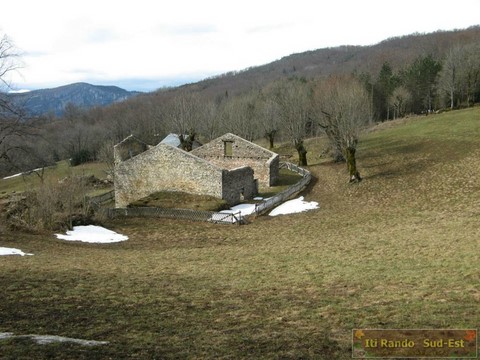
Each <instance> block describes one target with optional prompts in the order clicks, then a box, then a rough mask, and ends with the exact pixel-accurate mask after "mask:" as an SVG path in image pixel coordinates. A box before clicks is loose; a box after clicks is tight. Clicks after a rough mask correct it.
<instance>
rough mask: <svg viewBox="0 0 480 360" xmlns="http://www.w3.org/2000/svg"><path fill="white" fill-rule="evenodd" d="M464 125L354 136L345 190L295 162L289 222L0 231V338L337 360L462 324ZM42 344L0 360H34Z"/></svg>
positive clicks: (468, 182) (468, 152)
mask: <svg viewBox="0 0 480 360" xmlns="http://www.w3.org/2000/svg"><path fill="white" fill-rule="evenodd" d="M479 116H480V108H478V107H477V108H472V109H467V110H462V111H455V112H450V113H443V114H439V115H433V116H428V117H425V116H424V117H415V118H410V119H408V120H399V121H397V122H391V123H384V124H382V125H381V126H380V127H379V128H377V129H376V131H373V132H371V133H369V134H368V135H366V136H365V138H363V139H362V141H361V142H360V147H359V158H358V162H359V167H360V170H361V171H362V174H363V175H364V179H365V180H364V181H363V182H362V183H360V184H358V185H353V186H352V185H348V183H347V180H348V177H347V175H346V167H345V165H344V164H341V165H337V164H334V163H332V162H328V161H324V160H322V161H320V160H319V159H313V158H310V159H309V160H311V161H310V162H311V163H312V164H313V165H312V166H311V167H310V168H309V169H310V170H311V171H312V173H313V174H314V175H315V177H316V178H317V183H316V184H314V185H313V186H312V187H311V191H310V192H309V193H308V194H306V197H307V199H308V200H314V201H318V202H319V203H320V209H319V210H315V211H311V212H307V213H303V214H296V215H288V216H279V217H275V218H269V217H262V218H258V219H256V220H255V221H253V222H252V223H251V224H249V225H246V226H235V227H232V226H220V225H214V224H207V223H193V222H187V221H174V220H167V219H162V220H157V219H156V220H152V219H139V218H137V219H124V220H121V221H114V222H110V223H108V224H107V225H108V227H109V228H110V229H112V230H115V231H117V232H119V233H122V234H125V235H128V236H129V240H128V241H125V242H122V243H119V244H115V245H108V246H101V247H100V246H92V245H88V244H80V243H67V242H62V241H59V240H57V239H55V238H54V236H53V235H50V234H47V235H32V234H23V233H20V232H5V233H4V234H2V235H3V238H2V244H1V245H2V246H7V247H15V248H19V249H21V250H23V251H25V252H29V253H33V254H35V256H31V257H25V258H12V259H8V260H7V259H5V260H4V261H2V262H1V266H2V268H1V269H2V280H3V283H2V284H3V285H4V286H5V289H6V290H5V291H4V293H3V298H2V302H1V304H2V315H3V317H2V324H1V329H0V330H1V331H4V332H14V333H16V334H58V333H61V334H62V335H64V336H70V337H75V338H87V339H92V340H101V341H109V342H110V344H109V345H108V346H105V347H86V348H78V347H74V346H73V345H72V346H61V347H56V348H54V350H55V353H56V354H57V355H58V357H59V358H78V354H79V353H81V354H82V356H84V357H85V358H92V357H97V358H98V357H102V358H121V357H122V356H124V354H126V353H128V354H129V355H130V356H131V357H137V358H154V357H160V358H174V357H185V358H189V357H190V358H192V357H193V358H238V359H243V358H308V359H351V358H352V344H351V338H352V329H353V328H386V329H389V328H418V329H423V328H438V329H442V328H445V327H448V328H459V329H468V328H474V327H475V326H477V324H479V323H480V312H479V311H478V304H479V301H480V291H479V288H478V284H479V281H480V272H479V269H478V245H479V240H478V239H479V238H480V232H479V228H478V220H479V219H480V210H479V209H480V203H479V199H480V186H479V182H478V178H479V177H480V163H479V162H478V158H479V156H480V150H479V148H478V146H475V145H476V144H477V143H478V136H480V123H479V121H478V119H479ZM321 142H322V139H312V140H311V142H310V143H309V148H310V149H311V151H309V155H314V154H315V153H319V151H320V150H321V148H322V146H321ZM315 146H317V148H315ZM291 151H292V153H294V151H295V150H294V149H293V148H292V149H291ZM107 225H106V226H107ZM272 229H273V230H272ZM72 253H74V254H75V261H72V256H71V254H72ZM52 259H53V260H52ZM39 284H41V286H39ZM132 309H133V310H132ZM26 314H27V315H28V316H27V315H26ZM412 314H413V315H412ZM79 319H81V320H82V321H79ZM125 329H128V331H126V330H125ZM51 346H53V345H50V347H49V346H48V345H45V346H43V345H42V346H38V345H36V344H34V343H30V342H26V341H21V342H20V341H17V342H15V341H9V342H4V343H2V353H3V354H5V355H6V356H7V357H10V358H29V357H30V358H32V357H34V358H47V357H48V356H49V354H51V353H52V351H53V350H52V347H51ZM27 354H28V355H27Z"/></svg>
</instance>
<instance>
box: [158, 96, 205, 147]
mask: <svg viewBox="0 0 480 360" xmlns="http://www.w3.org/2000/svg"><path fill="white" fill-rule="evenodd" d="M204 113H205V109H204V107H203V106H202V103H201V100H200V99H199V97H198V95H196V94H193V93H190V92H182V93H180V94H179V95H177V96H175V97H174V98H173V99H172V100H171V102H170V103H169V104H168V109H167V111H166V121H167V123H168V126H169V128H170V129H172V130H173V131H175V132H176V133H177V134H178V137H179V139H180V146H181V147H182V149H184V150H185V151H191V150H192V148H193V143H194V141H195V140H196V136H197V128H198V124H199V123H200V122H201V119H202V118H203V116H204Z"/></svg>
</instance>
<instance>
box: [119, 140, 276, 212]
mask: <svg viewBox="0 0 480 360" xmlns="http://www.w3.org/2000/svg"><path fill="white" fill-rule="evenodd" d="M114 157H115V177H114V182H115V207H117V208H123V207H126V206H127V205H128V204H130V203H132V202H133V201H136V200H139V199H141V198H143V197H146V196H148V195H150V194H153V193H155V192H160V191H182V192H186V193H190V194H197V195H210V196H213V197H216V198H219V199H224V200H225V201H226V202H227V203H228V204H229V205H230V206H232V205H235V204H238V203H239V202H240V201H241V200H242V199H246V200H248V199H252V198H253V197H254V196H255V195H256V194H257V192H258V186H259V184H261V185H262V186H273V185H274V184H275V183H276V182H277V180H278V176H279V155H278V154H276V153H274V152H272V151H269V150H267V149H265V148H263V147H261V146H259V145H256V144H254V143H252V142H250V141H247V140H245V139H242V138H241V137H239V136H236V135H234V134H230V133H227V134H225V135H223V136H220V137H219V138H217V139H215V140H212V141H211V142H209V143H207V144H205V145H203V146H200V147H198V148H196V149H194V150H192V151H191V152H186V151H184V150H182V149H180V148H178V147H176V146H171V145H168V144H165V143H159V144H158V145H156V146H151V145H147V144H146V143H144V142H143V141H141V140H140V139H138V138H136V137H135V136H132V135H130V136H129V137H127V138H126V139H124V140H123V141H122V142H120V143H118V144H117V145H115V146H114Z"/></svg>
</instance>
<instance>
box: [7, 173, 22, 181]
mask: <svg viewBox="0 0 480 360" xmlns="http://www.w3.org/2000/svg"><path fill="white" fill-rule="evenodd" d="M20 175H23V173H18V174H15V175H10V176H5V177H4V178H3V180H7V179H11V178H14V177H17V176H20Z"/></svg>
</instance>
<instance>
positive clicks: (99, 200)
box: [87, 190, 115, 209]
mask: <svg viewBox="0 0 480 360" xmlns="http://www.w3.org/2000/svg"><path fill="white" fill-rule="evenodd" d="M114 199H115V190H111V191H109V192H107V193H105V194H101V195H97V196H87V202H88V203H89V204H90V206H92V207H93V208H94V209H99V208H100V207H101V206H102V204H104V203H106V202H109V201H111V200H114Z"/></svg>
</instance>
